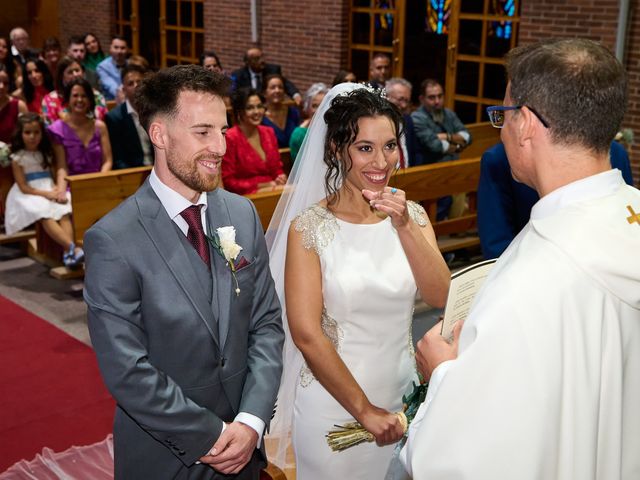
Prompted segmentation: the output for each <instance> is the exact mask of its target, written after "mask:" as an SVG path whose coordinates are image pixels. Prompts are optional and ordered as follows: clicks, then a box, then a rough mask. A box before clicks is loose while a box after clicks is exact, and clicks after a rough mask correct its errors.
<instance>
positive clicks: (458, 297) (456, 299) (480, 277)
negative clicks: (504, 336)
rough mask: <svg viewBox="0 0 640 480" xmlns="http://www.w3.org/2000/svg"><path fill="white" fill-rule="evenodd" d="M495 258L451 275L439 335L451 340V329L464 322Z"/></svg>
mask: <svg viewBox="0 0 640 480" xmlns="http://www.w3.org/2000/svg"><path fill="white" fill-rule="evenodd" d="M496 260H497V258H494V259H492V260H485V261H483V262H478V263H476V264H474V265H471V266H469V267H467V268H463V269H462V270H459V271H457V272H456V273H454V274H453V275H451V285H450V286H449V296H448V297H447V305H446V306H445V307H444V319H443V321H442V331H441V332H440V333H441V335H442V336H443V337H444V338H446V339H447V340H450V339H452V338H453V327H454V326H455V324H456V322H457V321H458V320H464V319H466V318H467V315H468V314H469V310H470V309H471V305H472V304H473V299H474V298H475V296H476V294H477V293H478V291H479V290H480V287H482V284H483V283H484V281H485V279H486V278H487V275H489V271H491V268H492V267H493V265H494V264H495V263H496Z"/></svg>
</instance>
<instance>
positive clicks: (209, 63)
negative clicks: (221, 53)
mask: <svg viewBox="0 0 640 480" xmlns="http://www.w3.org/2000/svg"><path fill="white" fill-rule="evenodd" d="M200 66H201V67H204V68H206V69H207V70H210V71H212V72H217V73H224V69H223V68H222V63H221V62H220V58H218V55H217V54H216V52H214V51H213V50H206V51H204V52H202V54H201V55H200Z"/></svg>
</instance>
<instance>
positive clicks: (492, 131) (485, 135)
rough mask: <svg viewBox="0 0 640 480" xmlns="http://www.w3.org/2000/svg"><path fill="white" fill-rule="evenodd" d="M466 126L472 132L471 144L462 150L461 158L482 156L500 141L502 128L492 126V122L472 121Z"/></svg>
mask: <svg viewBox="0 0 640 480" xmlns="http://www.w3.org/2000/svg"><path fill="white" fill-rule="evenodd" d="M466 127H467V130H469V133H470V134H471V145H469V146H468V147H467V148H465V149H464V150H463V151H462V152H460V158H461V159H465V158H476V157H481V156H482V154H483V153H484V152H485V150H487V149H488V148H489V147H492V146H494V145H495V144H496V143H498V142H499V141H500V129H499V128H495V127H493V126H491V122H481V123H471V124H469V125H466Z"/></svg>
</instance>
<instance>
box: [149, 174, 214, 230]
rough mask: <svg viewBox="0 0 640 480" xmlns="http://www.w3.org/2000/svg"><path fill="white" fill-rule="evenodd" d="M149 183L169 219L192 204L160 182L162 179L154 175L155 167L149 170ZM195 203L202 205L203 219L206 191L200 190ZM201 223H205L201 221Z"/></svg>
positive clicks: (205, 206) (178, 214) (205, 208)
mask: <svg viewBox="0 0 640 480" xmlns="http://www.w3.org/2000/svg"><path fill="white" fill-rule="evenodd" d="M149 184H150V185H151V188H152V189H153V192H154V193H155V194H156V195H157V196H158V199H159V200H160V203H162V206H163V207H164V209H165V210H166V211H167V214H168V215H169V218H171V220H173V221H175V220H176V217H179V216H180V213H181V212H182V211H184V209H185V208H187V207H190V206H191V205H193V203H191V202H190V201H189V200H187V199H186V198H184V197H183V196H182V195H180V194H179V193H178V192H176V191H175V190H173V189H172V188H171V187H168V186H167V185H165V184H164V183H162V180H160V178H158V175H156V171H155V169H152V170H151V174H150V175H149ZM196 205H204V207H203V208H202V210H201V213H202V216H203V219H204V218H205V211H206V210H207V192H202V193H201V194H200V198H199V199H198V201H197V202H196ZM179 218H182V217H179ZM203 225H205V224H204V223H203Z"/></svg>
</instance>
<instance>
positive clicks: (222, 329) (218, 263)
mask: <svg viewBox="0 0 640 480" xmlns="http://www.w3.org/2000/svg"><path fill="white" fill-rule="evenodd" d="M207 224H208V228H209V233H208V235H213V234H214V233H215V231H216V229H217V228H218V227H226V226H229V225H233V223H232V222H231V216H230V215H229V210H228V208H227V204H226V202H225V201H224V199H223V198H222V195H220V193H219V190H218V189H216V190H214V191H213V192H209V194H208V195H207ZM211 253H212V261H211V263H212V268H213V271H214V279H213V283H214V297H213V300H214V302H215V304H216V305H217V306H218V312H217V313H218V332H219V339H220V346H221V348H224V342H225V340H226V338H227V333H228V332H229V314H230V309H231V293H232V277H231V270H230V269H229V266H228V265H227V261H226V260H225V259H224V258H223V257H222V255H220V254H219V253H218V252H217V251H215V250H213V249H212V252H211Z"/></svg>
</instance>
